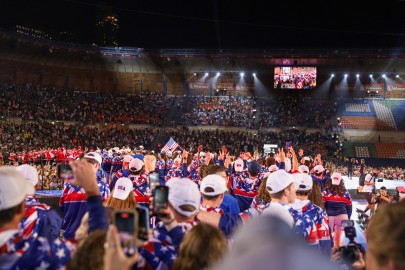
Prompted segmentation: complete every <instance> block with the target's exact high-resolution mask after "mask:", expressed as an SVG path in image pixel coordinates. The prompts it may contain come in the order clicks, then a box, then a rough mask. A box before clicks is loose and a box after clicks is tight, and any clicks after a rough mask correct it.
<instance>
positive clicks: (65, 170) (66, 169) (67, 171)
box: [57, 163, 73, 179]
mask: <svg viewBox="0 0 405 270" xmlns="http://www.w3.org/2000/svg"><path fill="white" fill-rule="evenodd" d="M57 173H58V177H59V178H60V179H73V170H72V167H70V165H69V164H64V163H61V164H59V165H58V167H57Z"/></svg>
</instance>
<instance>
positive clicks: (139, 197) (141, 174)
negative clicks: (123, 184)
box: [128, 158, 149, 208]
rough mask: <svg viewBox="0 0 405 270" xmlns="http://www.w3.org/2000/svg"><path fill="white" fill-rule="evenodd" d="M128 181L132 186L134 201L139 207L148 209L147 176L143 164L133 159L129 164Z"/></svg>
mask: <svg viewBox="0 0 405 270" xmlns="http://www.w3.org/2000/svg"><path fill="white" fill-rule="evenodd" d="M129 172H130V174H129V177H128V178H129V179H131V181H132V184H133V186H134V195H135V199H136V201H137V202H138V203H139V204H140V205H141V206H145V207H147V208H149V196H148V189H149V174H148V173H146V172H145V163H144V162H143V161H142V160H140V159H138V158H134V159H132V160H131V162H130V163H129Z"/></svg>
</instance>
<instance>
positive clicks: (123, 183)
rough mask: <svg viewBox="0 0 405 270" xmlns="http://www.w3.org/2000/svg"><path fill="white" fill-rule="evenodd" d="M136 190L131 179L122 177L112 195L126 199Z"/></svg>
mask: <svg viewBox="0 0 405 270" xmlns="http://www.w3.org/2000/svg"><path fill="white" fill-rule="evenodd" d="M133 190H134V186H133V184H132V181H131V179H129V178H126V177H121V178H119V179H118V180H117V182H116V183H115V187H114V192H113V194H112V196H113V197H114V198H116V199H119V200H126V199H127V198H128V195H129V194H130V193H131V192H132V191H133Z"/></svg>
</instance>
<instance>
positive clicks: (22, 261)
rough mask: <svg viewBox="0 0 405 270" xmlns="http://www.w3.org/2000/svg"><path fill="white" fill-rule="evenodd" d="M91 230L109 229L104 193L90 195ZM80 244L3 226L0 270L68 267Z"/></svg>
mask: <svg viewBox="0 0 405 270" xmlns="http://www.w3.org/2000/svg"><path fill="white" fill-rule="evenodd" d="M87 208H88V210H89V232H92V231H94V230H97V229H101V230H107V228H108V218H107V214H106V211H105V209H104V206H103V204H102V201H101V198H100V196H92V197H89V198H87ZM75 250H76V246H75V244H74V243H73V242H70V241H62V240H60V239H56V240H54V241H49V240H48V239H47V238H44V237H29V238H24V237H23V232H22V231H19V230H12V229H8V230H4V229H0V269H1V270H2V269H12V270H17V269H64V266H65V265H66V264H67V263H68V262H69V261H70V259H71V258H72V255H73V253H74V251H75Z"/></svg>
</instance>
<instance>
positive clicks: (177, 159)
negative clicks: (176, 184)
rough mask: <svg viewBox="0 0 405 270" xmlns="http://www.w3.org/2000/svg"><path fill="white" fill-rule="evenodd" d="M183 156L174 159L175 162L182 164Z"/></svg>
mask: <svg viewBox="0 0 405 270" xmlns="http://www.w3.org/2000/svg"><path fill="white" fill-rule="evenodd" d="M181 161H182V160H181V157H176V158H175V159H174V160H173V163H176V164H181Z"/></svg>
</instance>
